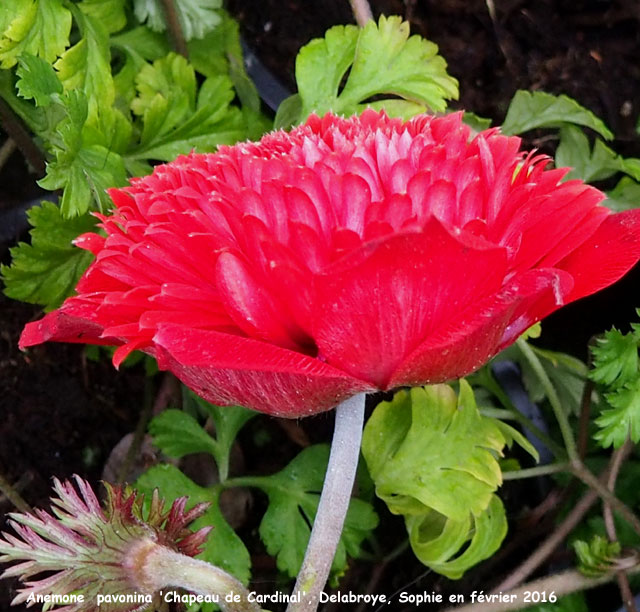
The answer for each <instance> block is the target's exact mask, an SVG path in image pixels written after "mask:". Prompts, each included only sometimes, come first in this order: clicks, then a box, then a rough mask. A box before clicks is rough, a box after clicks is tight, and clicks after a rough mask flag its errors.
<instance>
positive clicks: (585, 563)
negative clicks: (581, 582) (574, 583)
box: [573, 535, 621, 577]
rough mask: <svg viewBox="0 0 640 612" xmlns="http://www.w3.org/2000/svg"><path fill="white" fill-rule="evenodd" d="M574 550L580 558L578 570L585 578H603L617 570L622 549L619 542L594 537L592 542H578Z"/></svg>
mask: <svg viewBox="0 0 640 612" xmlns="http://www.w3.org/2000/svg"><path fill="white" fill-rule="evenodd" d="M573 548H574V549H575V551H576V556H577V557H578V569H579V570H580V572H582V573H583V574H584V575H585V576H591V577H596V576H602V575H603V574H608V573H609V572H611V571H613V570H614V569H615V568H616V564H617V560H618V557H619V556H620V552H621V548H620V543H619V542H609V541H608V540H607V539H605V538H603V537H601V536H598V535H596V536H593V538H592V539H591V541H590V542H585V541H584V540H576V541H575V542H574V543H573Z"/></svg>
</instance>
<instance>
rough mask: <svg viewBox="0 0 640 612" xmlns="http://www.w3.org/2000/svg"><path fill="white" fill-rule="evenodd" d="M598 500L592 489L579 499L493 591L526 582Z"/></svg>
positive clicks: (503, 589)
mask: <svg viewBox="0 0 640 612" xmlns="http://www.w3.org/2000/svg"><path fill="white" fill-rule="evenodd" d="M597 500H598V494H597V493H596V492H595V491H593V490H591V489H590V490H589V491H587V492H586V493H585V494H584V495H583V496H582V497H581V498H580V500H578V503H577V504H576V505H575V506H574V507H573V508H572V510H571V512H569V514H567V516H566V517H565V518H564V520H563V521H562V523H560V524H559V525H558V526H557V527H556V529H555V531H554V532H553V533H552V534H551V535H550V536H549V537H548V538H547V539H546V540H545V541H544V542H542V544H540V546H538V548H537V549H536V550H535V551H534V552H533V553H532V554H531V555H530V556H529V557H528V558H527V559H525V561H524V562H523V563H521V564H520V565H519V566H518V567H517V568H516V569H514V570H513V571H512V572H511V573H510V574H509V575H508V576H507V577H506V578H505V579H504V580H503V581H502V582H501V583H500V584H499V585H498V586H497V587H495V588H494V589H492V591H491V592H492V593H499V592H500V591H507V590H509V589H512V588H513V587H515V586H517V585H518V584H520V583H522V582H524V581H525V580H526V579H527V578H528V577H529V576H530V575H531V574H533V572H535V571H536V569H538V567H539V566H540V565H542V564H543V563H544V562H545V561H546V560H547V558H548V557H549V556H550V555H551V553H553V551H554V550H555V549H556V548H557V547H558V546H559V545H560V544H561V542H562V541H563V540H564V539H565V538H566V537H567V536H568V535H569V533H570V532H571V531H572V530H573V528H574V527H575V526H576V525H577V524H578V523H579V522H580V521H581V520H582V518H583V517H584V515H585V514H586V513H587V512H588V511H589V509H590V508H591V507H592V506H593V504H595V503H596V501H597Z"/></svg>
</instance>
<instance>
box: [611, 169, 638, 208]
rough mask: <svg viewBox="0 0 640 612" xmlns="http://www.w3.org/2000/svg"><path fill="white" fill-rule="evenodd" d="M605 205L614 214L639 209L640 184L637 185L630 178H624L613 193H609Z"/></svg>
mask: <svg viewBox="0 0 640 612" xmlns="http://www.w3.org/2000/svg"><path fill="white" fill-rule="evenodd" d="M603 204H604V205H605V206H607V207H608V208H610V209H611V210H613V211H614V212H622V211H623V210H630V209H632V208H639V207H640V183H637V182H636V181H634V180H633V179H631V178H629V177H628V176H623V177H622V178H621V179H620V180H619V181H618V184H617V185H616V186H615V187H614V188H613V189H612V190H611V191H608V192H607V199H606V200H605V201H604V202H603Z"/></svg>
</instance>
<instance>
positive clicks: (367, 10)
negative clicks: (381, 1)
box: [349, 0, 373, 28]
mask: <svg viewBox="0 0 640 612" xmlns="http://www.w3.org/2000/svg"><path fill="white" fill-rule="evenodd" d="M349 4H351V10H352V11H353V16H354V17H355V18H356V23H357V24H358V25H359V26H360V27H361V28H364V26H365V25H367V22H368V21H371V20H372V19H373V14H372V13H371V7H370V6H369V2H368V0H349Z"/></svg>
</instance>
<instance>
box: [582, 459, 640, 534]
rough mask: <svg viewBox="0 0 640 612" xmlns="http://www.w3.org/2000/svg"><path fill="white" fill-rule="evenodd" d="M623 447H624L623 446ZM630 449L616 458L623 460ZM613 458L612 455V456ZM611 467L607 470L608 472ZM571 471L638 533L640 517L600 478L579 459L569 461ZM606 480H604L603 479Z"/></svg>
mask: <svg viewBox="0 0 640 612" xmlns="http://www.w3.org/2000/svg"><path fill="white" fill-rule="evenodd" d="M623 448H625V447H623ZM629 452H630V449H629V450H626V449H625V452H624V453H621V456H622V459H618V460H621V461H623V460H624V459H625V458H626V457H627V455H628V454H629ZM612 460H613V457H612ZM610 469H611V468H609V469H608V470H607V473H608V472H609V470H610ZM571 473H572V474H573V475H574V476H575V477H576V478H579V479H580V480H582V482H584V484H586V485H587V486H589V487H591V488H592V489H594V490H595V491H596V493H597V494H598V495H599V496H600V497H601V498H602V499H603V500H604V501H606V502H608V503H609V504H611V507H612V508H613V509H614V510H615V511H616V512H618V513H619V514H620V515H621V516H622V518H624V520H625V521H627V522H628V523H629V524H630V525H631V526H632V527H633V529H634V530H635V532H636V533H637V534H640V519H639V518H638V517H637V516H636V515H635V514H634V513H633V512H632V511H631V510H630V509H629V507H628V506H627V505H626V504H625V503H623V502H621V501H620V500H619V499H618V498H617V497H616V496H615V495H614V494H613V493H611V491H609V489H607V487H606V485H605V484H604V483H603V481H602V480H601V479H598V478H596V477H595V476H594V475H593V474H592V473H591V472H590V471H589V470H588V469H587V467H586V466H585V465H584V464H583V463H582V462H581V461H572V462H571ZM605 482H606V480H605Z"/></svg>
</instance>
